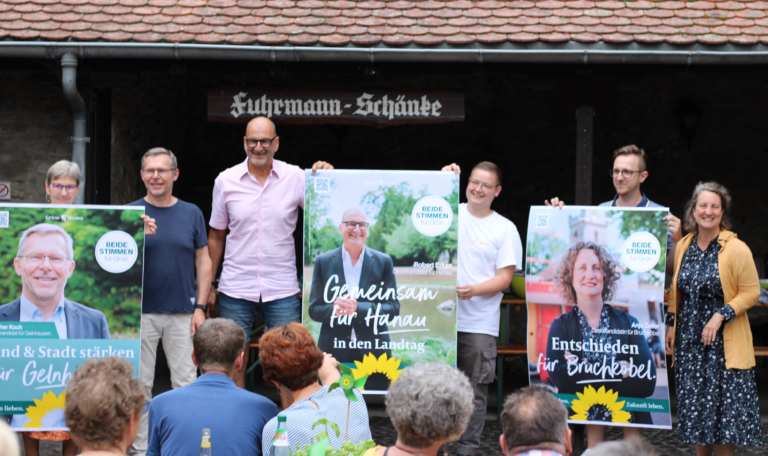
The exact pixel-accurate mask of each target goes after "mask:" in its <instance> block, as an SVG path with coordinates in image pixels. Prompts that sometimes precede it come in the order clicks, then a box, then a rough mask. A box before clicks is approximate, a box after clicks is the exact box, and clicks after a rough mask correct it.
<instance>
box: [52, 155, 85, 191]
mask: <svg viewBox="0 0 768 456" xmlns="http://www.w3.org/2000/svg"><path fill="white" fill-rule="evenodd" d="M62 177H70V178H72V179H74V180H75V182H77V185H78V186H79V185H80V177H81V174H80V167H79V166H77V163H73V162H71V161H69V160H59V161H57V162H56V163H54V164H53V165H51V167H50V168H48V173H47V174H46V175H45V182H47V183H49V184H50V183H51V181H52V180H53V179H61V178H62Z"/></svg>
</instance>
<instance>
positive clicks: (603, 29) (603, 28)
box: [589, 24, 616, 34]
mask: <svg viewBox="0 0 768 456" xmlns="http://www.w3.org/2000/svg"><path fill="white" fill-rule="evenodd" d="M589 31H590V32H592V33H599V34H612V33H616V27H613V26H610V25H602V24H600V25H596V26H594V27H590V28H589Z"/></svg>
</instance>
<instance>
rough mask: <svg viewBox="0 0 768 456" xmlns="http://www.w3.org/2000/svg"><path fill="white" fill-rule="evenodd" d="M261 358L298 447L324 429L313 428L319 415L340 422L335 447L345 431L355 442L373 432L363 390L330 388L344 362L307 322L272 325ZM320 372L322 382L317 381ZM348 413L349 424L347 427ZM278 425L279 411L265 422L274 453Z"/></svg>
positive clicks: (333, 438)
mask: <svg viewBox="0 0 768 456" xmlns="http://www.w3.org/2000/svg"><path fill="white" fill-rule="evenodd" d="M259 362H261V366H262V368H263V369H264V381H266V382H267V384H268V385H274V386H276V387H277V389H278V391H279V392H280V401H281V402H282V405H283V409H284V410H283V411H282V412H280V415H281V416H285V417H286V425H287V428H286V429H287V431H288V440H289V442H290V443H291V446H292V447H295V445H296V444H297V443H298V444H299V447H300V448H304V446H305V445H309V444H311V443H312V437H314V436H315V435H316V434H317V433H318V432H319V431H318V430H317V429H315V430H314V431H313V430H312V425H313V424H314V423H315V422H316V421H317V420H319V419H326V420H328V421H332V422H334V423H336V424H337V425H338V426H339V430H340V431H341V433H340V435H339V437H336V433H334V432H333V431H331V432H330V445H331V446H332V447H334V448H341V444H342V442H344V440H345V436H346V440H349V441H351V442H352V443H354V444H358V443H360V441H365V440H368V439H370V438H371V428H370V426H369V424H368V408H367V407H366V406H365V401H364V400H363V395H362V394H360V391H359V390H357V389H354V390H353V391H354V394H355V396H356V397H357V402H350V401H349V400H347V396H346V395H345V394H344V390H343V389H342V388H336V389H334V390H333V391H330V392H329V391H328V389H329V386H330V384H331V383H333V382H335V381H336V380H337V379H338V378H339V377H341V375H340V374H339V370H338V368H337V366H338V362H337V361H336V359H335V358H333V357H332V356H331V355H328V354H323V352H322V351H320V349H319V348H317V345H315V341H314V340H313V339H312V336H311V335H310V334H309V331H308V330H307V328H305V327H304V325H302V324H300V323H288V324H287V325H285V326H278V327H276V328H272V329H270V330H269V331H267V332H266V333H265V334H264V335H263V336H262V337H261V340H260V342H259ZM318 377H319V378H320V383H321V384H318V383H317V379H318ZM347 413H349V429H346V426H347ZM276 430H277V418H276V417H275V418H272V419H271V420H270V421H269V423H267V425H266V426H264V439H263V441H262V448H263V451H264V454H269V449H270V447H271V445H272V440H273V439H274V436H275V432H276ZM163 456H165V455H163Z"/></svg>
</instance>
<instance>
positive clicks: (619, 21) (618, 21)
mask: <svg viewBox="0 0 768 456" xmlns="http://www.w3.org/2000/svg"><path fill="white" fill-rule="evenodd" d="M600 23H601V24H605V25H629V24H631V23H632V21H630V20H629V19H627V18H626V17H617V16H611V17H604V18H602V19H600Z"/></svg>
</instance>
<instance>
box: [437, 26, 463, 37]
mask: <svg viewBox="0 0 768 456" xmlns="http://www.w3.org/2000/svg"><path fill="white" fill-rule="evenodd" d="M460 31H461V29H459V28H458V27H454V26H452V25H444V26H442V27H435V28H433V29H432V34H433V35H441V36H443V35H456V34H457V33H459V32H460Z"/></svg>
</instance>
